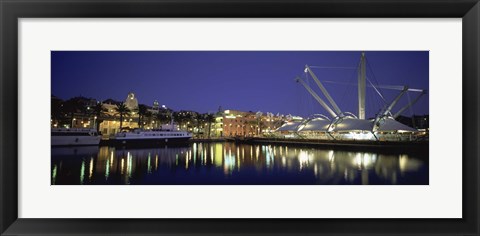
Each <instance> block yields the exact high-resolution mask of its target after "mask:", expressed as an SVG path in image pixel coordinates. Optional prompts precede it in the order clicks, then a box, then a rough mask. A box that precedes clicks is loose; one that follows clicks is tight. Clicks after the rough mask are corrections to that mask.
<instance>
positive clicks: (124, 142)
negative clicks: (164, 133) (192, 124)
mask: <svg viewBox="0 0 480 236" xmlns="http://www.w3.org/2000/svg"><path fill="white" fill-rule="evenodd" d="M190 138H191V137H181V138H158V139H152V138H149V139H141V138H134V139H115V140H113V144H114V146H116V147H164V146H187V145H189V144H190V142H189V140H190Z"/></svg>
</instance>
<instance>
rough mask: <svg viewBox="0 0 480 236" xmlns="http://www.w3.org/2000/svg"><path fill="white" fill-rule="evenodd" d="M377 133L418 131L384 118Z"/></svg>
mask: <svg viewBox="0 0 480 236" xmlns="http://www.w3.org/2000/svg"><path fill="white" fill-rule="evenodd" d="M377 131H382V132H383V131H407V132H416V131H418V130H416V129H414V128H412V127H409V126H406V125H404V124H402V123H400V122H398V121H396V120H394V119H392V118H385V119H384V120H382V121H380V127H379V128H378V130H377Z"/></svg>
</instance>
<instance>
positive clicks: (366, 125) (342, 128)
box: [333, 117, 373, 132]
mask: <svg viewBox="0 0 480 236" xmlns="http://www.w3.org/2000/svg"><path fill="white" fill-rule="evenodd" d="M372 128H373V121H372V120H360V119H357V118H351V117H345V118H343V119H342V120H341V121H339V122H337V124H336V125H335V127H334V130H333V131H336V132H346V131H358V130H361V131H371V130H372Z"/></svg>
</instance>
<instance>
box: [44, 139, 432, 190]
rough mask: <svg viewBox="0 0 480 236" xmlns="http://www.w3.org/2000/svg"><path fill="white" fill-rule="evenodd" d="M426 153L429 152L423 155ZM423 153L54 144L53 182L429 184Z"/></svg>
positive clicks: (217, 145) (223, 145)
mask: <svg viewBox="0 0 480 236" xmlns="http://www.w3.org/2000/svg"><path fill="white" fill-rule="evenodd" d="M423 155H425V154H423ZM427 160H428V158H427V157H426V156H422V154H405V153H403V154H382V153H372V152H352V151H338V150H328V149H318V148H305V147H303V148H302V147H292V146H290V147H287V146H278V145H246V144H235V143H194V144H192V145H191V147H182V148H178V147H175V148H166V147H165V148H156V149H115V148H113V147H75V148H52V163H51V166H52V167H51V168H52V169H51V178H52V179H51V182H52V184H145V185H146V184H284V185H289V184H337V185H341V184H428V161H427Z"/></svg>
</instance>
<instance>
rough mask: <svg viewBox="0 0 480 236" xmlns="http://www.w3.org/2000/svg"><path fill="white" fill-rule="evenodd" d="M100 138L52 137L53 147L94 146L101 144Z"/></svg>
mask: <svg viewBox="0 0 480 236" xmlns="http://www.w3.org/2000/svg"><path fill="white" fill-rule="evenodd" d="M100 139H101V137H100V136H51V145H52V146H93V145H97V146H98V145H99V144H100Z"/></svg>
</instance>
